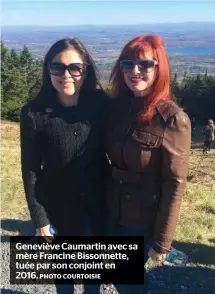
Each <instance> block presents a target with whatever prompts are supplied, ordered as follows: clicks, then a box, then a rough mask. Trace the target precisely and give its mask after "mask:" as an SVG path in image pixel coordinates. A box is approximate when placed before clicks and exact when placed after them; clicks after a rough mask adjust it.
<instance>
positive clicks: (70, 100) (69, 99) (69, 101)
mask: <svg viewBox="0 0 215 294" xmlns="http://www.w3.org/2000/svg"><path fill="white" fill-rule="evenodd" d="M78 98H79V95H78V94H73V95H63V94H59V95H58V99H59V101H60V103H61V104H63V105H65V106H76V105H78Z"/></svg>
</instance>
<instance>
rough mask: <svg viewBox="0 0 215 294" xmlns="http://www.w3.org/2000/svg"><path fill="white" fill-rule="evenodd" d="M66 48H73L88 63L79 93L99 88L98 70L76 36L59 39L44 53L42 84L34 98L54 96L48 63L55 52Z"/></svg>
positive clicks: (55, 92) (57, 52) (54, 90)
mask: <svg viewBox="0 0 215 294" xmlns="http://www.w3.org/2000/svg"><path fill="white" fill-rule="evenodd" d="M68 49H74V50H75V51H77V53H78V54H79V55H80V56H81V58H82V59H83V62H86V63H88V64H89V65H88V67H87V75H86V78H85V80H84V83H83V85H82V87H81V91H80V95H81V94H82V93H89V92H93V91H95V90H96V88H97V86H99V88H102V86H101V84H100V82H99V75H98V70H97V68H96V66H95V63H94V61H93V59H92V57H91V55H90V53H89V52H88V50H87V48H86V47H85V46H84V45H83V44H82V43H81V41H80V40H79V39H78V38H73V39H61V40H59V41H57V42H56V43H54V44H53V45H52V46H51V48H50V49H49V51H48V52H47V53H46V55H45V59H44V62H43V73H42V85H41V88H40V91H39V93H38V94H37V96H36V98H39V99H46V98H51V97H53V95H54V96H56V94H57V91H56V89H55V88H54V87H53V85H52V82H51V78H50V73H49V70H48V65H49V64H50V62H51V61H52V60H53V59H54V57H55V56H56V55H57V54H59V53H60V52H62V51H64V50H68Z"/></svg>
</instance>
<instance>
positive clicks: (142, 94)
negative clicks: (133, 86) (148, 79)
mask: <svg viewBox="0 0 215 294" xmlns="http://www.w3.org/2000/svg"><path fill="white" fill-rule="evenodd" d="M150 92H151V88H147V89H144V90H143V91H138V92H134V97H145V96H147V95H149V93H150Z"/></svg>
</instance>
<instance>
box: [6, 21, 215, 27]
mask: <svg viewBox="0 0 215 294" xmlns="http://www.w3.org/2000/svg"><path fill="white" fill-rule="evenodd" d="M187 23H193V24H206V23H207V24H209V23H215V20H211V21H183V22H157V23H136V24H133V23H132V24H129V23H128V24H126V23H125V24H113V23H112V24H99V23H98V24H87V23H86V24H60V25H54V24H53V25H39V24H30V25H24V24H23V25H22V24H21V25H19V24H17V25H16V24H13V25H2V28H3V27H70V26H73V27H74V26H75V27H81V26H125V25H127V26H128V25H129V26H136V25H165V24H175V25H180V24H187Z"/></svg>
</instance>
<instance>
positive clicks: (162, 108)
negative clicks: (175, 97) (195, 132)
mask: <svg viewBox="0 0 215 294" xmlns="http://www.w3.org/2000/svg"><path fill="white" fill-rule="evenodd" d="M156 110H157V112H158V113H159V114H160V116H161V117H162V119H163V120H164V121H165V123H167V124H168V125H171V124H179V125H187V124H191V121H190V118H189V116H188V115H187V114H186V113H185V112H184V110H183V108H181V107H180V106H179V105H177V104H176V103H175V102H173V101H167V102H162V103H159V104H158V105H157V106H156Z"/></svg>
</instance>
